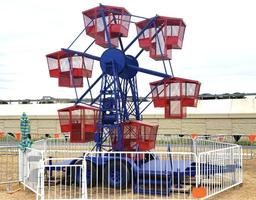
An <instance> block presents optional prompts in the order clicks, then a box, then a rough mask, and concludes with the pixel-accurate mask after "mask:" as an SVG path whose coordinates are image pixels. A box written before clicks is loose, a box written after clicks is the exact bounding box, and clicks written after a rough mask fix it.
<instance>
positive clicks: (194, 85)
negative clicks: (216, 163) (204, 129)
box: [46, 4, 200, 151]
mask: <svg viewBox="0 0 256 200" xmlns="http://www.w3.org/2000/svg"><path fill="white" fill-rule="evenodd" d="M82 14H83V19H84V25H85V27H84V29H83V31H82V32H81V33H80V34H79V35H78V37H77V38H76V39H75V40H74V41H73V42H72V44H71V45H70V46H69V48H62V49H61V50H60V51H57V52H54V53H51V54H48V55H46V58H47V62H48V68H49V73H50V77H53V78H57V79H58V85H59V86H60V87H71V88H75V91H76V88H80V87H81V88H82V87H84V79H86V80H87V85H88V87H87V89H86V90H85V91H84V93H83V94H82V95H81V96H80V97H78V98H77V100H76V102H75V105H74V106H71V107H68V108H63V109H60V110H58V113H59V119H60V125H61V131H62V132H69V133H70V139H71V142H89V141H95V144H96V145H95V148H96V150H99V151H100V150H102V149H104V148H112V150H117V151H134V150H137V151H147V150H151V149H153V148H154V147H155V140H156V135H157V130H158V125H157V124H152V123H148V122H144V121H143V120H142V113H143V112H144V110H145V109H146V108H147V106H146V107H144V108H143V109H142V108H141V104H142V102H143V101H144V100H145V99H147V98H148V97H152V101H151V102H149V104H150V103H152V102H153V105H154V107H161V108H163V110H164V116H165V118H183V117H185V116H186V108H187V107H195V106H197V99H198V95H199V90H200V82H198V81H195V80H190V79H185V78H179V77H174V75H173V69H172V66H171V59H172V50H175V49H181V48H182V45H183V39H184V34H185V28H186V25H185V23H184V21H183V19H181V18H174V17H165V16H154V17H152V18H145V17H141V16H138V15H134V14H131V13H130V12H129V11H127V10H126V9H125V8H123V7H116V6H107V5H101V4H100V5H99V6H97V7H95V8H92V9H89V10H85V11H83V12H82ZM133 25H135V26H136V29H137V34H136V35H134V36H130V35H129V28H130V26H133ZM83 32H85V33H86V35H87V36H89V37H91V38H93V42H92V43H91V44H89V45H88V47H87V48H86V50H85V51H83V52H80V51H76V50H72V45H73V44H74V43H75V42H76V41H77V39H78V38H79V37H85V35H83ZM128 36H129V38H131V40H130V43H129V44H128V45H127V46H124V44H123V42H122V38H124V37H128ZM135 42H138V43H139V47H140V48H139V49H138V52H137V53H136V54H135V55H130V54H127V50H128V49H129V48H130V47H131V46H133V45H134V44H135ZM95 45H96V46H99V48H104V49H105V50H104V52H103V53H102V54H101V55H97V52H96V54H95V55H93V54H89V53H88V50H89V49H90V48H91V47H92V46H95ZM143 52H147V53H148V54H149V58H151V59H154V60H155V61H159V65H163V66H164V67H163V69H164V70H163V72H161V71H156V70H152V69H148V68H145V67H144V66H140V64H139V62H138V58H139V57H140V55H141V54H142V53H143ZM148 62H150V59H149V61H148ZM94 64H95V65H96V66H95V67H100V68H101V74H98V76H97V77H96V78H95V81H94V82H92V83H90V81H89V79H90V78H91V77H92V71H93V68H95V67H94ZM167 67H170V69H171V70H169V71H171V73H170V74H169V73H168V72H167V71H168V70H167ZM138 73H143V74H147V75H152V76H157V77H159V80H158V81H155V82H151V83H150V87H149V91H148V94H147V95H146V96H145V97H143V98H141V94H140V93H139V91H138V81H139V80H138V79H137V74H138ZM142 81H143V80H142ZM96 85H100V89H99V90H98V91H97V92H96V94H97V95H96V97H92V95H91V94H92V90H93V89H94V88H96ZM93 93H94V94H95V91H93ZM87 96H90V97H91V100H90V102H89V103H87V104H86V105H85V104H84V99H85V98H86V97H87Z"/></svg>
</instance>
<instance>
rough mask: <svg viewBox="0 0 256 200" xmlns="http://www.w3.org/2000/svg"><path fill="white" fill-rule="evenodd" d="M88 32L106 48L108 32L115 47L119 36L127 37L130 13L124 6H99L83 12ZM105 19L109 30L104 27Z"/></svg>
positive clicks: (97, 42) (96, 41)
mask: <svg viewBox="0 0 256 200" xmlns="http://www.w3.org/2000/svg"><path fill="white" fill-rule="evenodd" d="M83 17H84V23H85V30H86V34H87V35H89V36H91V37H93V38H94V39H95V43H96V44H98V45H100V46H102V47H104V48H106V47H107V46H108V40H107V35H106V34H107V32H106V31H108V32H109V35H110V42H111V45H112V46H113V47H117V46H118V37H127V36H128V31H129V26H130V18H131V16H130V14H129V12H128V11H127V10H126V9H125V8H122V7H114V6H98V7H95V8H92V9H90V10H86V11H84V12H83ZM104 20H105V22H106V25H107V30H105V27H104Z"/></svg>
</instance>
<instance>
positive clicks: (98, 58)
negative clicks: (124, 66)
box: [61, 48, 100, 61]
mask: <svg viewBox="0 0 256 200" xmlns="http://www.w3.org/2000/svg"><path fill="white" fill-rule="evenodd" d="M61 50H62V51H65V52H67V53H72V54H76V55H78V56H84V57H86V58H90V59H93V60H97V61H100V57H98V56H94V55H91V54H88V53H85V52H80V51H74V50H70V49H65V48H61Z"/></svg>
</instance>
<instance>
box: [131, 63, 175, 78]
mask: <svg viewBox="0 0 256 200" xmlns="http://www.w3.org/2000/svg"><path fill="white" fill-rule="evenodd" d="M127 66H128V67H129V68H131V69H133V70H136V71H138V72H142V73H145V74H150V75H153V76H158V77H162V78H167V77H171V75H169V74H164V73H161V72H156V71H153V70H150V69H145V68H141V67H137V66H133V65H127Z"/></svg>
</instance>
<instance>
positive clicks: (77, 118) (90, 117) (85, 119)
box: [58, 105, 99, 142]
mask: <svg viewBox="0 0 256 200" xmlns="http://www.w3.org/2000/svg"><path fill="white" fill-rule="evenodd" d="M98 112H99V111H98V109H97V108H95V107H91V106H80V105H75V106H71V107H67V108H63V109H60V110H58V114H59V120H60V127H61V132H63V133H64V132H69V133H70V142H90V141H93V140H94V133H95V131H96V129H97V120H98Z"/></svg>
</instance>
